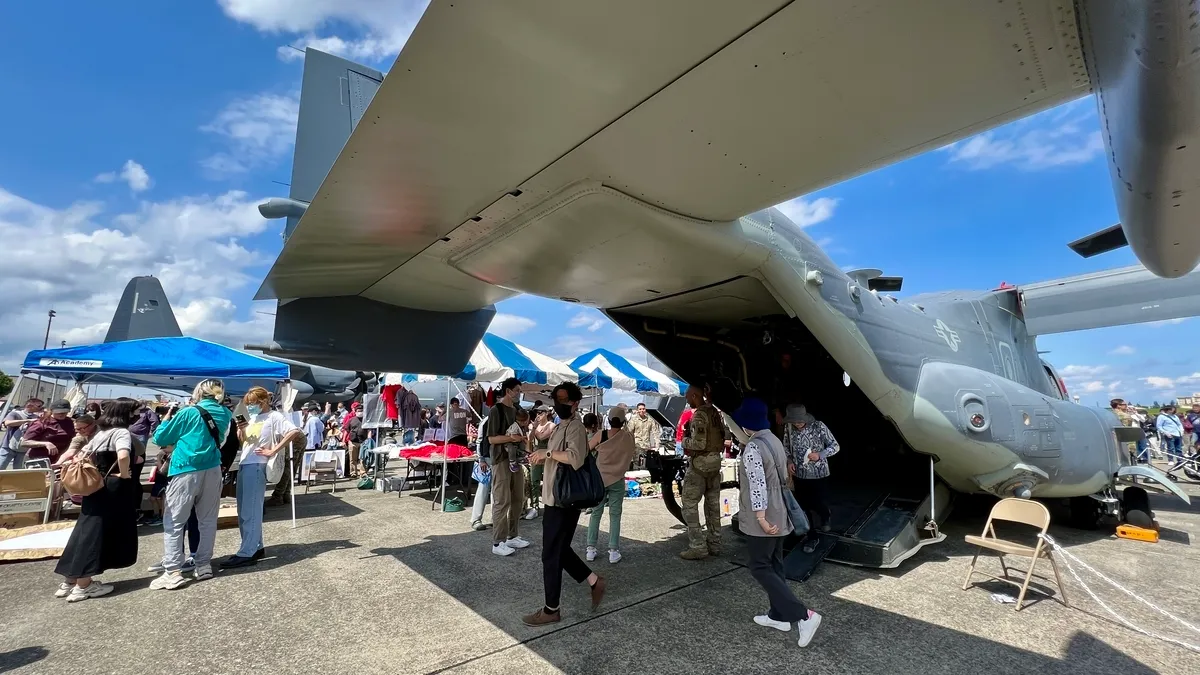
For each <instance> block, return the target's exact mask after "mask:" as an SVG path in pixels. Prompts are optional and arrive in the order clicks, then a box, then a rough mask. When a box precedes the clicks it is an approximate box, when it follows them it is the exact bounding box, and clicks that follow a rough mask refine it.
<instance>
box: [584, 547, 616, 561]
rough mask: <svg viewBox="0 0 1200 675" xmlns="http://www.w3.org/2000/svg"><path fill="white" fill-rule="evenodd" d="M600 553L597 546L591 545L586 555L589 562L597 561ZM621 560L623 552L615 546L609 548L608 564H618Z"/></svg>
mask: <svg viewBox="0 0 1200 675" xmlns="http://www.w3.org/2000/svg"><path fill="white" fill-rule="evenodd" d="M599 554H600V552H599V551H597V550H596V547H595V546H589V547H587V554H586V555H585V557H586V558H587V561H588V562H595V561H596V556H597V555H599ZM619 562H621V552H620V551H618V550H616V549H613V548H610V549H608V564H610V565H616V564H617V563H619Z"/></svg>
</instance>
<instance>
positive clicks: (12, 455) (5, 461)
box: [0, 448, 25, 471]
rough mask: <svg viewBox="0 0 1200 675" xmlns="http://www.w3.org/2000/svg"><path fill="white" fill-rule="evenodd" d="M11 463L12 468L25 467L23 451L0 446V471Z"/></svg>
mask: <svg viewBox="0 0 1200 675" xmlns="http://www.w3.org/2000/svg"><path fill="white" fill-rule="evenodd" d="M10 465H11V467H12V468H14V469H24V468H25V453H24V452H16V451H15V450H9V449H8V448H0V471H3V470H5V469H7V468H9V466H10Z"/></svg>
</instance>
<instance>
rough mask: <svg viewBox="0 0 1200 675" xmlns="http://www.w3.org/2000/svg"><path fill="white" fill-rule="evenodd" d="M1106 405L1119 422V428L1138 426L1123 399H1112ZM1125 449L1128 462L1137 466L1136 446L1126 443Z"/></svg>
mask: <svg viewBox="0 0 1200 675" xmlns="http://www.w3.org/2000/svg"><path fill="white" fill-rule="evenodd" d="M1108 405H1109V407H1111V408H1112V411H1113V412H1114V413H1116V415H1117V419H1118V420H1119V421H1120V422H1121V426H1123V427H1136V426H1138V424H1137V423H1136V422H1134V421H1133V414H1132V413H1130V412H1129V406H1128V405H1127V404H1126V403H1125V399H1120V398H1114V399H1113V400H1111V401H1109V402H1108ZM1125 447H1126V449H1127V450H1128V451H1129V458H1130V461H1131V462H1132V463H1134V464H1137V461H1138V460H1137V458H1138V444H1136V443H1126V444H1125Z"/></svg>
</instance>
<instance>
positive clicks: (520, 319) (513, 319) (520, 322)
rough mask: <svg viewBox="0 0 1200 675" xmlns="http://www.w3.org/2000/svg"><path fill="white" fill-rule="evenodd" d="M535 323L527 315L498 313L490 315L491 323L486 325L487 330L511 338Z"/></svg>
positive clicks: (535, 323)
mask: <svg viewBox="0 0 1200 675" xmlns="http://www.w3.org/2000/svg"><path fill="white" fill-rule="evenodd" d="M536 325H537V322H536V321H534V320H533V319H530V318H528V317H524V316H517V315H516V314H500V313H498V314H496V316H494V317H492V324H491V325H490V326H488V331H490V332H492V333H495V334H496V335H499V336H500V337H502V338H508V339H510V340H511V339H513V338H515V337H516V336H518V335H520V334H521V333H524V332H526V331H528V330H529V329H530V328H533V327H534V326H536Z"/></svg>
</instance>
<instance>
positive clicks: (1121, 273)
mask: <svg viewBox="0 0 1200 675" xmlns="http://www.w3.org/2000/svg"><path fill="white" fill-rule="evenodd" d="M1017 292H1018V293H1019V294H1020V298H1021V312H1022V315H1023V316H1024V318H1025V328H1026V329H1027V330H1028V331H1029V334H1030V335H1049V334H1051V333H1069V332H1072V331H1077V330H1089V329H1092V328H1104V327H1107V326H1123V325H1127V324H1132V323H1146V322H1150V321H1168V320H1171V319H1182V318H1185V317H1192V316H1197V315H1200V271H1196V272H1192V273H1191V274H1189V275H1187V276H1184V277H1180V278H1178V279H1163V278H1161V277H1157V276H1155V275H1154V274H1151V273H1150V271H1149V270H1147V269H1146V268H1144V267H1142V266H1141V265H1134V266H1132V267H1123V268H1120V269H1114V270H1105V271H1103V272H1094V273H1091V274H1082V275H1080V276H1076V277H1068V278H1065V279H1055V280H1053V281H1043V282H1040V283H1036V284H1028V285H1022V286H1018V287H1017Z"/></svg>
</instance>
